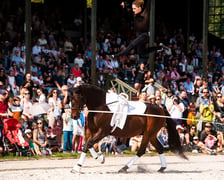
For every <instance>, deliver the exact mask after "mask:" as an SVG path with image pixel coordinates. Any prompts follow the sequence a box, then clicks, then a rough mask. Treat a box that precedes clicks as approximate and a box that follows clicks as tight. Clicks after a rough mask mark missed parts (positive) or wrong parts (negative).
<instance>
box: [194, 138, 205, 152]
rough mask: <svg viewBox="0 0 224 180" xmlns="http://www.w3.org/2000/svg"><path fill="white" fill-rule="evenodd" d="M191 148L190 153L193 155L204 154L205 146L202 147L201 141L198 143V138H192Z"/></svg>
mask: <svg viewBox="0 0 224 180" xmlns="http://www.w3.org/2000/svg"><path fill="white" fill-rule="evenodd" d="M191 146H192V152H193V153H200V152H204V149H205V146H204V144H203V143H202V142H201V141H199V138H198V136H194V137H193V138H192V144H191Z"/></svg>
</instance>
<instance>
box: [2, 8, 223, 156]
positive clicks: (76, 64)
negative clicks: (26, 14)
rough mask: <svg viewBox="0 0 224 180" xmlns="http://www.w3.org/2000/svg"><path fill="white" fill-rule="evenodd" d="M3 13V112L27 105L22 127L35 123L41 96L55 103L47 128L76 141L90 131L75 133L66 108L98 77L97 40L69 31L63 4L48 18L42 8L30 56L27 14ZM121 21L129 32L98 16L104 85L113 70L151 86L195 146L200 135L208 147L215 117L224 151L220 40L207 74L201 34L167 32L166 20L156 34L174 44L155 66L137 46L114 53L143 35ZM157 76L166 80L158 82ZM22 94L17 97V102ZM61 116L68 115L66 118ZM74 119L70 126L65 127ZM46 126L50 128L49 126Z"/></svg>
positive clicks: (150, 96) (143, 87)
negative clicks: (73, 90)
mask: <svg viewBox="0 0 224 180" xmlns="http://www.w3.org/2000/svg"><path fill="white" fill-rule="evenodd" d="M4 16H6V15H5V14H1V16H0V17H3V18H0V86H1V89H4V90H6V91H7V92H8V97H7V98H3V97H1V96H4V94H3V93H0V97H1V98H2V99H3V100H1V99H0V101H1V103H3V102H4V103H5V102H6V101H7V104H8V105H7V107H8V109H7V110H6V111H4V112H3V111H1V112H2V116H3V115H4V113H6V112H7V113H6V114H7V115H8V114H10V113H11V115H12V116H13V112H14V111H13V106H21V109H22V113H21V116H19V118H21V119H22V120H23V121H20V120H21V119H18V121H20V122H23V124H22V127H23V132H25V130H27V129H32V130H33V122H34V120H33V119H34V117H33V116H32V114H30V113H29V109H30V108H31V106H32V105H33V104H34V103H35V102H47V103H49V105H50V111H49V112H48V114H47V118H45V120H47V122H48V123H47V125H46V127H47V128H46V129H47V132H46V134H47V135H50V136H54V135H55V134H57V135H58V134H62V133H63V134H64V137H66V138H67V139H64V140H63V141H64V142H66V143H67V142H68V144H69V145H70V146H71V144H72V145H74V144H75V142H76V140H75V139H76V136H80V135H81V136H83V134H82V133H79V134H73V135H74V136H75V137H74V136H73V140H72V138H71V136H72V135H71V131H72V128H71V127H72V123H71V122H70V118H71V117H69V115H66V113H67V114H68V112H69V111H67V110H65V109H68V107H66V108H65V106H66V105H69V104H70V95H69V92H70V90H71V88H72V87H76V86H78V85H80V84H82V83H91V80H90V75H91V58H92V49H91V46H90V43H87V44H86V43H84V38H83V36H82V35H81V36H80V37H79V38H77V39H74V38H73V39H72V38H71V37H69V36H67V35H66V30H65V25H64V23H63V20H62V19H61V18H60V17H61V16H60V13H59V12H51V13H50V18H49V19H48V18H46V17H45V16H44V15H42V14H40V12H35V13H34V14H33V16H32V55H31V57H26V55H25V49H26V47H25V43H24V42H25V41H24V40H25V39H24V33H23V32H22V30H21V29H22V28H21V27H23V21H22V20H21V17H19V16H18V17H17V14H15V16H12V15H10V16H6V17H4ZM50 20H52V21H50ZM120 21H121V22H120V23H121V25H122V27H123V29H126V32H125V33H124V34H122V33H120V32H116V31H113V27H110V24H108V22H110V21H107V22H103V21H98V22H99V24H98V28H97V29H98V32H97V35H96V39H97V50H96V72H97V78H98V81H97V82H98V86H100V87H102V88H104V87H105V84H106V80H107V79H106V78H107V77H108V76H111V77H113V78H119V79H121V80H123V81H125V82H127V83H128V84H130V85H132V86H133V87H134V88H136V90H137V91H138V95H139V97H140V96H142V94H143V93H145V94H144V97H145V98H144V100H142V101H147V102H149V103H154V104H158V105H159V106H161V107H163V108H164V107H166V108H167V110H168V111H169V113H170V115H171V117H172V118H173V119H174V120H175V122H176V125H177V129H178V132H179V134H181V133H183V136H182V135H181V138H182V139H183V141H182V143H183V146H187V147H188V149H189V147H190V146H189V144H190V142H191V143H194V140H196V139H197V137H198V138H199V140H200V142H201V143H203V146H205V147H206V142H205V139H206V138H205V135H204V133H203V131H204V130H205V129H206V128H207V125H206V122H210V125H213V130H214V131H216V133H215V134H214V135H213V136H214V137H215V138H216V147H217V148H218V149H216V150H217V151H219V152H221V151H222V146H223V132H224V129H223V127H224V125H223V122H224V119H223V118H224V109H223V107H224V86H223V85H224V76H223V73H224V61H223V60H224V59H223V54H222V51H221V48H220V47H216V45H213V47H212V48H211V49H209V52H208V77H203V76H202V72H201V70H202V68H201V67H202V39H201V37H196V36H195V35H194V33H192V34H191V35H190V36H189V37H187V38H184V35H183V32H182V29H181V28H179V29H175V30H173V31H172V32H168V31H167V30H166V28H163V29H160V31H159V32H157V34H156V38H155V39H156V40H155V44H159V43H160V42H162V43H163V44H165V45H166V46H167V47H168V48H167V49H161V50H158V51H156V52H155V60H154V67H155V71H154V72H153V73H151V72H150V71H149V64H148V59H149V56H148V55H144V56H143V55H140V54H138V51H137V50H136V49H133V50H131V51H130V53H129V54H127V55H125V56H121V57H118V58H112V57H113V56H112V55H114V54H116V53H117V52H119V51H122V50H123V49H125V48H126V46H127V44H129V43H130V42H131V41H132V40H133V39H134V38H135V36H136V34H135V32H134V31H133V30H132V29H133V28H128V29H127V26H128V25H130V26H131V24H132V23H131V22H128V23H124V22H123V21H124V18H123V17H121V18H120ZM187 41H189V46H188V47H186V42H187ZM88 42H89V41H88ZM145 46H146V47H147V46H148V44H146V45H145ZM27 59H29V60H31V67H30V72H26V68H25V65H26V61H27ZM139 73H140V74H141V75H140V74H139ZM155 82H157V83H158V84H160V85H161V86H162V87H163V88H161V89H157V88H156V87H155V85H154V83H155ZM17 101H18V104H15V103H17ZM12 102H13V103H12ZM0 108H1V107H0ZM189 114H191V115H192V116H191V119H192V121H191V122H189V121H187V119H186V120H184V119H183V118H188V117H189ZM17 118H18V117H17ZM80 119H82V120H80ZM80 119H79V121H77V122H76V121H75V123H76V124H77V123H79V125H80V127H83V119H84V118H80ZM61 121H63V123H60V122H61ZM64 121H66V122H64ZM39 122H40V124H41V123H42V122H43V120H40V121H37V120H36V121H35V123H36V124H38V123H39ZM68 124H69V126H70V127H67V128H65V127H63V126H65V125H68ZM38 125H39V124H38ZM60 126H61V127H63V130H62V128H60V129H59V132H56V131H55V130H54V129H55V128H56V127H60ZM191 128H196V129H197V134H194V135H192V134H191ZM37 129H38V128H37ZM37 131H38V130H35V131H33V135H34V137H33V140H34V142H35V143H36V144H39V145H40V146H41V147H45V141H44V140H45V139H44V138H41V139H42V140H43V142H41V143H38V142H39V141H38V140H37V135H36V134H37ZM39 131H41V128H39ZM182 131H183V132H182ZM165 132H166V131H165V130H164V133H162V134H163V137H160V139H165V138H164V137H165V136H164V134H165ZM206 132H207V135H209V134H210V133H209V131H206ZM41 133H43V134H44V135H45V132H42V131H41ZM73 133H74V131H73ZM192 136H194V137H192ZM196 136H197V137H196ZM187 137H188V138H187ZM60 138H61V136H60V137H59V139H60ZM108 139H109V140H108ZM108 141H113V144H115V143H114V142H115V141H114V140H112V138H111V137H108V138H107V139H104V140H103V142H101V144H103V147H101V149H105V147H107V146H108ZM105 142H107V144H106V145H105ZM41 144H42V145H41ZM43 144H44V145H43ZM60 146H61V147H62V145H60ZM108 147H109V151H113V150H114V147H113V146H108ZM136 147H137V146H136ZM206 148H207V147H206ZM79 150H81V146H79V147H78V145H76V148H75V151H79ZM63 151H64V152H66V151H73V148H72V147H69V148H68V149H67V144H66V145H65V144H64V146H63ZM205 151H206V152H207V149H206V150H205V149H204V148H203V152H205ZM209 152H211V151H209ZM48 153H50V152H48Z"/></svg>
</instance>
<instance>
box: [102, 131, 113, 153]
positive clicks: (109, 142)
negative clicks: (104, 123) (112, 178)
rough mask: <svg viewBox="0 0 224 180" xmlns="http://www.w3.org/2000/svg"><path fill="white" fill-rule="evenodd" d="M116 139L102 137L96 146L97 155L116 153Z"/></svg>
mask: <svg viewBox="0 0 224 180" xmlns="http://www.w3.org/2000/svg"><path fill="white" fill-rule="evenodd" d="M116 142H117V140H116V138H115V137H114V136H110V135H109V136H106V137H104V138H103V139H102V140H101V141H100V142H99V144H98V150H99V153H101V152H103V153H112V152H114V153H115V152H116Z"/></svg>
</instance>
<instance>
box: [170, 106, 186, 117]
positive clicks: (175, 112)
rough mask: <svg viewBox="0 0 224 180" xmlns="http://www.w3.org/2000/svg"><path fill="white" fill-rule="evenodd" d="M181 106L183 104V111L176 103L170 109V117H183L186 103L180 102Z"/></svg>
mask: <svg viewBox="0 0 224 180" xmlns="http://www.w3.org/2000/svg"><path fill="white" fill-rule="evenodd" d="M179 106H181V108H182V111H180V110H179V108H178V107H177V106H176V105H173V106H172V108H171V110H170V112H169V113H170V117H171V118H173V119H178V118H182V117H183V111H184V104H183V103H180V104H179Z"/></svg>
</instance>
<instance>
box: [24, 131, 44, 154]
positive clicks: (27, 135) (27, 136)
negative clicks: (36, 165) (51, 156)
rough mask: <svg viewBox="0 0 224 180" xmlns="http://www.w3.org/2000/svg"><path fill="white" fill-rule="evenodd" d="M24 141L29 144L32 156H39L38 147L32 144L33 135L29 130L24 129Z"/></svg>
mask: <svg viewBox="0 0 224 180" xmlns="http://www.w3.org/2000/svg"><path fill="white" fill-rule="evenodd" d="M24 139H25V141H26V142H28V143H29V148H30V150H31V152H32V154H33V155H34V156H35V155H41V152H40V149H39V147H38V146H37V145H36V144H35V143H33V134H32V131H31V129H26V131H25V135H24Z"/></svg>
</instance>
